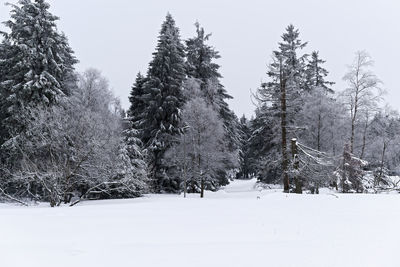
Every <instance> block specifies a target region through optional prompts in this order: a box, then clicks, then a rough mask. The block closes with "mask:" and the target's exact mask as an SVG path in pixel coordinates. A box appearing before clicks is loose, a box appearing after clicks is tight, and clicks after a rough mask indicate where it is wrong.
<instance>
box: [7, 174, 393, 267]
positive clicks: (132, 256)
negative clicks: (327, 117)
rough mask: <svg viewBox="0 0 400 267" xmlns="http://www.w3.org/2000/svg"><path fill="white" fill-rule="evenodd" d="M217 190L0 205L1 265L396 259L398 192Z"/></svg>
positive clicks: (243, 185) (375, 262) (246, 186)
mask: <svg viewBox="0 0 400 267" xmlns="http://www.w3.org/2000/svg"><path fill="white" fill-rule="evenodd" d="M254 184H255V181H254V180H251V181H235V182H233V183H232V184H231V185H229V186H227V187H226V188H225V189H224V190H221V191H219V192H216V193H212V192H206V196H205V197H206V198H205V199H199V198H198V195H191V196H190V197H189V198H187V199H183V198H182V197H181V196H175V195H161V196H159V195H150V196H146V197H143V198H139V199H133V200H113V201H93V202H86V203H82V204H80V205H78V206H75V207H72V208H70V207H61V208H49V207H47V206H38V207H28V208H26V207H19V206H12V205H4V204H2V205H0V266H2V267H14V266H18V267H25V266H31V267H36V266H40V267H47V266H52V267H64V266H69V267H76V266H96V267H99V266H157V267H161V266H202V267H209V266H218V267H220V266H229V267H232V266H245V267H249V266H273V267H275V266H307V267H309V266H318V267H321V266H340V267H343V266H352V267H354V266H363V267H365V266H400V259H398V258H397V253H398V251H399V242H400V230H399V226H400V195H398V194H380V195H373V194H369V195H355V194H348V195H342V194H337V196H338V197H336V196H335V195H331V194H329V192H327V191H324V193H323V194H321V195H294V194H290V195H287V194H283V193H281V192H280V190H263V191H261V192H260V191H259V190H257V189H254Z"/></svg>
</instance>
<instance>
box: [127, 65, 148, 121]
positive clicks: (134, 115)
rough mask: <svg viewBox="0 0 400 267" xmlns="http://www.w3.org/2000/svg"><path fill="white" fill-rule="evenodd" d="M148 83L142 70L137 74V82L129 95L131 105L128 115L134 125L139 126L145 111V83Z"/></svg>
mask: <svg viewBox="0 0 400 267" xmlns="http://www.w3.org/2000/svg"><path fill="white" fill-rule="evenodd" d="M145 83H146V77H144V76H143V75H142V74H141V73H140V72H139V73H138V74H137V76H136V80H135V83H134V84H133V86H132V89H131V93H130V96H129V102H130V107H129V110H128V116H129V118H130V121H131V122H132V125H131V126H132V127H137V126H138V125H137V124H138V123H139V122H140V120H141V116H142V113H143V111H144V110H145V108H146V106H145V105H146V103H145V102H144V99H143V97H144V93H145V92H144V84H145Z"/></svg>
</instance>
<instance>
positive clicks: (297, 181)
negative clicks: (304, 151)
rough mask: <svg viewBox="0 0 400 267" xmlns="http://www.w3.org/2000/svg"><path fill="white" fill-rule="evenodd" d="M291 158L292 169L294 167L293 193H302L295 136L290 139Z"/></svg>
mask: <svg viewBox="0 0 400 267" xmlns="http://www.w3.org/2000/svg"><path fill="white" fill-rule="evenodd" d="M292 158H293V169H294V181H295V186H296V188H295V191H294V192H295V193H296V194H302V193H303V189H302V186H303V185H302V182H301V179H300V177H299V174H298V173H297V172H298V169H299V160H298V153H297V140H296V138H293V139H292Z"/></svg>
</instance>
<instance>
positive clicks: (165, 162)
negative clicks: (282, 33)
mask: <svg viewBox="0 0 400 267" xmlns="http://www.w3.org/2000/svg"><path fill="white" fill-rule="evenodd" d="M11 6H12V11H11V18H10V20H9V21H6V22H5V25H6V27H7V28H8V31H7V32H1V34H2V36H3V38H2V41H1V44H0V103H1V106H0V109H1V110H0V152H1V154H0V198H2V199H6V200H8V201H10V200H11V201H18V202H20V203H25V201H31V200H34V201H48V202H50V204H51V206H56V205H60V204H61V203H63V202H64V203H70V204H71V205H74V204H76V203H78V202H79V201H80V200H81V199H87V198H89V199H90V198H126V197H136V196H140V195H141V194H143V193H146V192H157V193H161V192H173V193H178V192H181V191H185V192H201V196H203V195H204V190H205V189H210V190H216V189H218V188H219V187H220V186H221V185H225V184H227V183H228V179H229V178H231V177H233V175H234V170H235V169H237V167H238V151H239V131H238V120H237V117H236V116H235V114H234V113H233V112H232V111H231V110H230V109H229V107H228V104H227V102H226V99H229V98H231V96H230V95H229V94H228V93H227V92H226V90H225V89H224V87H223V86H222V84H221V83H220V78H221V75H220V73H219V66H218V65H217V64H216V63H215V62H214V60H215V59H217V58H219V54H218V52H217V51H216V50H215V49H214V48H213V47H211V46H210V45H208V44H207V42H208V39H209V38H210V34H206V33H205V31H204V29H203V28H202V27H200V25H199V24H196V25H195V26H196V27H195V29H196V33H195V36H194V37H193V38H190V39H188V40H185V41H182V40H181V38H180V35H179V29H178V28H177V27H176V25H175V21H174V20H173V18H172V16H171V15H169V14H168V15H167V17H166V20H165V22H164V23H163V24H162V27H161V31H160V35H159V38H158V44H157V47H156V49H155V52H154V53H153V60H152V61H151V62H150V63H149V68H148V72H147V73H146V75H141V74H140V73H139V74H138V75H137V77H136V82H135V84H134V85H133V87H132V91H131V95H130V98H129V100H130V103H131V106H130V108H129V110H128V111H124V110H123V109H122V108H121V106H120V103H119V100H118V99H117V98H115V97H114V96H113V94H112V92H111V91H110V89H109V86H108V83H107V80H106V79H105V78H104V77H102V75H101V73H100V72H99V71H97V70H95V69H89V70H87V71H85V72H84V73H77V72H76V71H75V69H74V66H75V65H76V64H77V63H78V60H77V59H76V57H75V56H74V52H73V50H72V49H71V47H70V46H69V44H68V40H67V38H66V36H65V35H64V34H63V33H60V32H59V31H58V30H57V27H56V22H57V20H58V18H57V17H56V16H54V15H52V14H51V13H50V12H49V8H50V6H49V4H48V3H46V1H44V0H21V1H19V2H18V4H17V5H11Z"/></svg>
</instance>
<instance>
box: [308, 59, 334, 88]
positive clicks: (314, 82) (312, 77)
mask: <svg viewBox="0 0 400 267" xmlns="http://www.w3.org/2000/svg"><path fill="white" fill-rule="evenodd" d="M325 62H326V61H325V60H323V59H321V58H320V57H319V53H318V51H313V52H312V53H311V59H309V60H308V63H307V66H306V70H305V79H306V84H305V87H306V90H307V91H309V92H310V91H313V89H315V88H320V89H323V90H324V91H325V92H326V93H333V90H332V89H331V88H330V86H331V85H333V84H334V83H333V82H329V81H327V80H326V77H327V76H328V73H329V72H328V71H327V70H326V69H325V68H324V67H323V66H322V65H323V64H324V63H325Z"/></svg>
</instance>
